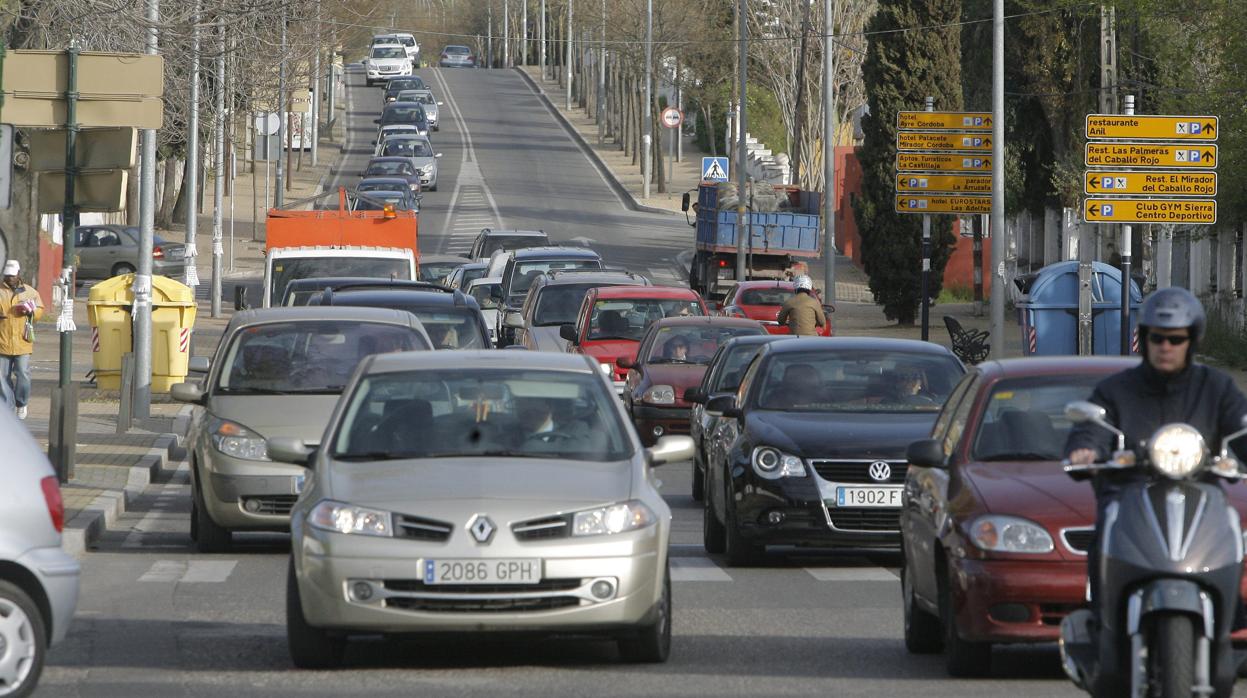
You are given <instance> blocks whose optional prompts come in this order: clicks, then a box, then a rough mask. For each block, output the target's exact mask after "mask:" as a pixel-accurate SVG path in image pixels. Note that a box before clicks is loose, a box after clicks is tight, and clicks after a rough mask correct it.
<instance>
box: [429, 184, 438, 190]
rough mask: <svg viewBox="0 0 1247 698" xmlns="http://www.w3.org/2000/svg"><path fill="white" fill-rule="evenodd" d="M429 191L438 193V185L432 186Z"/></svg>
mask: <svg viewBox="0 0 1247 698" xmlns="http://www.w3.org/2000/svg"><path fill="white" fill-rule="evenodd" d="M429 191H437V185H436V184H433V185H430V186H429Z"/></svg>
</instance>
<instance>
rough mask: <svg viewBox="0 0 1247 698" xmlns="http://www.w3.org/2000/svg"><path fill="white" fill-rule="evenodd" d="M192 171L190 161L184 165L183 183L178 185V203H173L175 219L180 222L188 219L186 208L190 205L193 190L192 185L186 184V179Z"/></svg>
mask: <svg viewBox="0 0 1247 698" xmlns="http://www.w3.org/2000/svg"><path fill="white" fill-rule="evenodd" d="M190 171H191V168H190V163H189V162H188V163H186V164H185V166H184V167H182V184H181V186H179V187H178V196H177V203H175V204H174V205H173V220H175V221H177V222H179V223H181V222H184V221H185V220H186V210H187V209H188V208H189V207H190V200H191V197H192V192H191V191H190V187H188V186H186V180H187V178H188V175H189V174H190Z"/></svg>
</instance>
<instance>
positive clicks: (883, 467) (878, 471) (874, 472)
mask: <svg viewBox="0 0 1247 698" xmlns="http://www.w3.org/2000/svg"><path fill="white" fill-rule="evenodd" d="M869 472H870V479H872V480H874V481H875V482H887V481H888V480H891V479H892V466H890V465H888V464H887V463H886V462H884V461H881V460H877V461H875V462H874V463H871V464H870V471H869Z"/></svg>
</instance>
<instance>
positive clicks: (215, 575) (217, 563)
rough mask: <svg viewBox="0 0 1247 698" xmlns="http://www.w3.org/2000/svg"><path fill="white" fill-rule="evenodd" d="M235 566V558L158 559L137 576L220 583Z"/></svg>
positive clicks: (145, 578)
mask: <svg viewBox="0 0 1247 698" xmlns="http://www.w3.org/2000/svg"><path fill="white" fill-rule="evenodd" d="M237 566H238V561H237V560H191V561H189V562H185V561H181V560H158V561H156V562H154V563H152V566H151V567H150V568H149V569H148V570H147V571H146V572H144V573H143V576H141V577H139V581H140V582H178V583H182V584H205V583H206V584H220V583H222V582H224V581H225V580H227V579H229V576H230V575H231V574H233V572H234V568H235V567H237Z"/></svg>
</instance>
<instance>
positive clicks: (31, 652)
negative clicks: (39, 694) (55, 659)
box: [0, 580, 48, 698]
mask: <svg viewBox="0 0 1247 698" xmlns="http://www.w3.org/2000/svg"><path fill="white" fill-rule="evenodd" d="M0 648H3V649H4V652H3V653H0V658H3V659H5V660H6V661H4V662H0V682H2V683H0V691H3V693H4V695H5V696H7V698H25V696H29V695H31V694H33V693H34V692H35V684H37V683H39V675H40V674H42V673H43V662H44V659H45V657H46V656H47V652H48V631H47V628H46V627H45V626H44V624H43V615H42V614H40V613H39V607H38V606H36V605H35V602H34V601H33V600H31V598H30V595H29V594H27V593H26V592H25V591H24V590H22V588H21V587H19V586H17V585H16V584H12V583H10V582H6V581H3V580H0Z"/></svg>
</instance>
